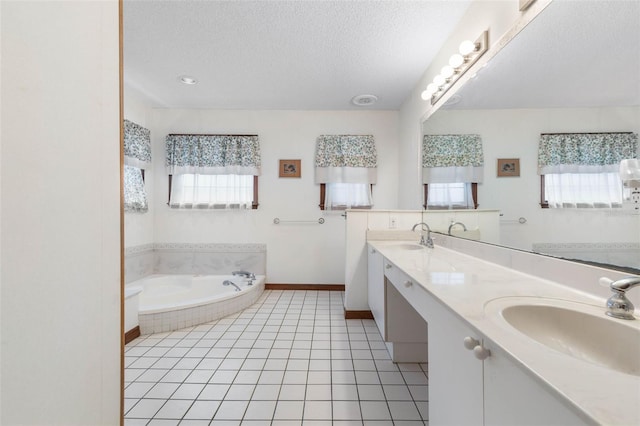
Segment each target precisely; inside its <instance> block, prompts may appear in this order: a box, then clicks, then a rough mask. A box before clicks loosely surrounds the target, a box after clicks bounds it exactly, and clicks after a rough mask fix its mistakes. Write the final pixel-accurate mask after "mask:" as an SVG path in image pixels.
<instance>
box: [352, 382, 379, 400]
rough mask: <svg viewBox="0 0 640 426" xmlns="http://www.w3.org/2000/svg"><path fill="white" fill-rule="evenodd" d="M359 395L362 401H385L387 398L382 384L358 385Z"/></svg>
mask: <svg viewBox="0 0 640 426" xmlns="http://www.w3.org/2000/svg"><path fill="white" fill-rule="evenodd" d="M358 396H359V397H360V400H361V401H384V400H385V399H386V398H385V395H384V392H383V390H382V386H381V385H358Z"/></svg>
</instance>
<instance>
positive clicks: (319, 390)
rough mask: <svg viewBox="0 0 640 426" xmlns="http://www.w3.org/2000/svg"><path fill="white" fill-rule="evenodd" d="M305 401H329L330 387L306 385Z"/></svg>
mask: <svg viewBox="0 0 640 426" xmlns="http://www.w3.org/2000/svg"><path fill="white" fill-rule="evenodd" d="M305 397H306V399H307V400H318V401H330V400H331V385H307V393H306V396H305Z"/></svg>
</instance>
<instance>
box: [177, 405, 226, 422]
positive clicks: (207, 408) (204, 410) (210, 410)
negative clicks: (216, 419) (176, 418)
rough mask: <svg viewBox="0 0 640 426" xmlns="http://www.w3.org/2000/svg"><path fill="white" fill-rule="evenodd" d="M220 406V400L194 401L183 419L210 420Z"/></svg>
mask: <svg viewBox="0 0 640 426" xmlns="http://www.w3.org/2000/svg"><path fill="white" fill-rule="evenodd" d="M219 406H220V401H194V403H193V405H192V406H191V408H189V411H187V413H186V414H185V416H184V418H185V419H201V420H211V419H212V418H213V416H214V414H215V413H216V411H217V410H218V407H219Z"/></svg>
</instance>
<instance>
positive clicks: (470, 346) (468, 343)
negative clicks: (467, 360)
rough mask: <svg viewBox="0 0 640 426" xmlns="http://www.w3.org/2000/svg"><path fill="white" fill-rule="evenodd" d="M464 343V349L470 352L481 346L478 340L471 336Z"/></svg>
mask: <svg viewBox="0 0 640 426" xmlns="http://www.w3.org/2000/svg"><path fill="white" fill-rule="evenodd" d="M463 342H464V347H465V348H467V349H469V350H470V351H472V350H473V348H475V347H476V346H478V345H479V344H480V342H479V341H478V340H476V339H474V338H473V337H470V336H467V337H465V338H464V341H463Z"/></svg>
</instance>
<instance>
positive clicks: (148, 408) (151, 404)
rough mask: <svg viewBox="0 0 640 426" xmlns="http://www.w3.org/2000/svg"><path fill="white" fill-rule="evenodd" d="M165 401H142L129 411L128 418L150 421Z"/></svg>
mask: <svg viewBox="0 0 640 426" xmlns="http://www.w3.org/2000/svg"><path fill="white" fill-rule="evenodd" d="M165 402H166V400H164V399H141V400H140V401H138V403H137V404H136V405H135V406H134V407H133V408H131V410H129V412H128V413H127V418H130V419H150V418H152V417H153V416H154V415H155V414H156V413H157V412H158V410H160V408H161V407H162V406H163V405H164V403H165Z"/></svg>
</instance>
